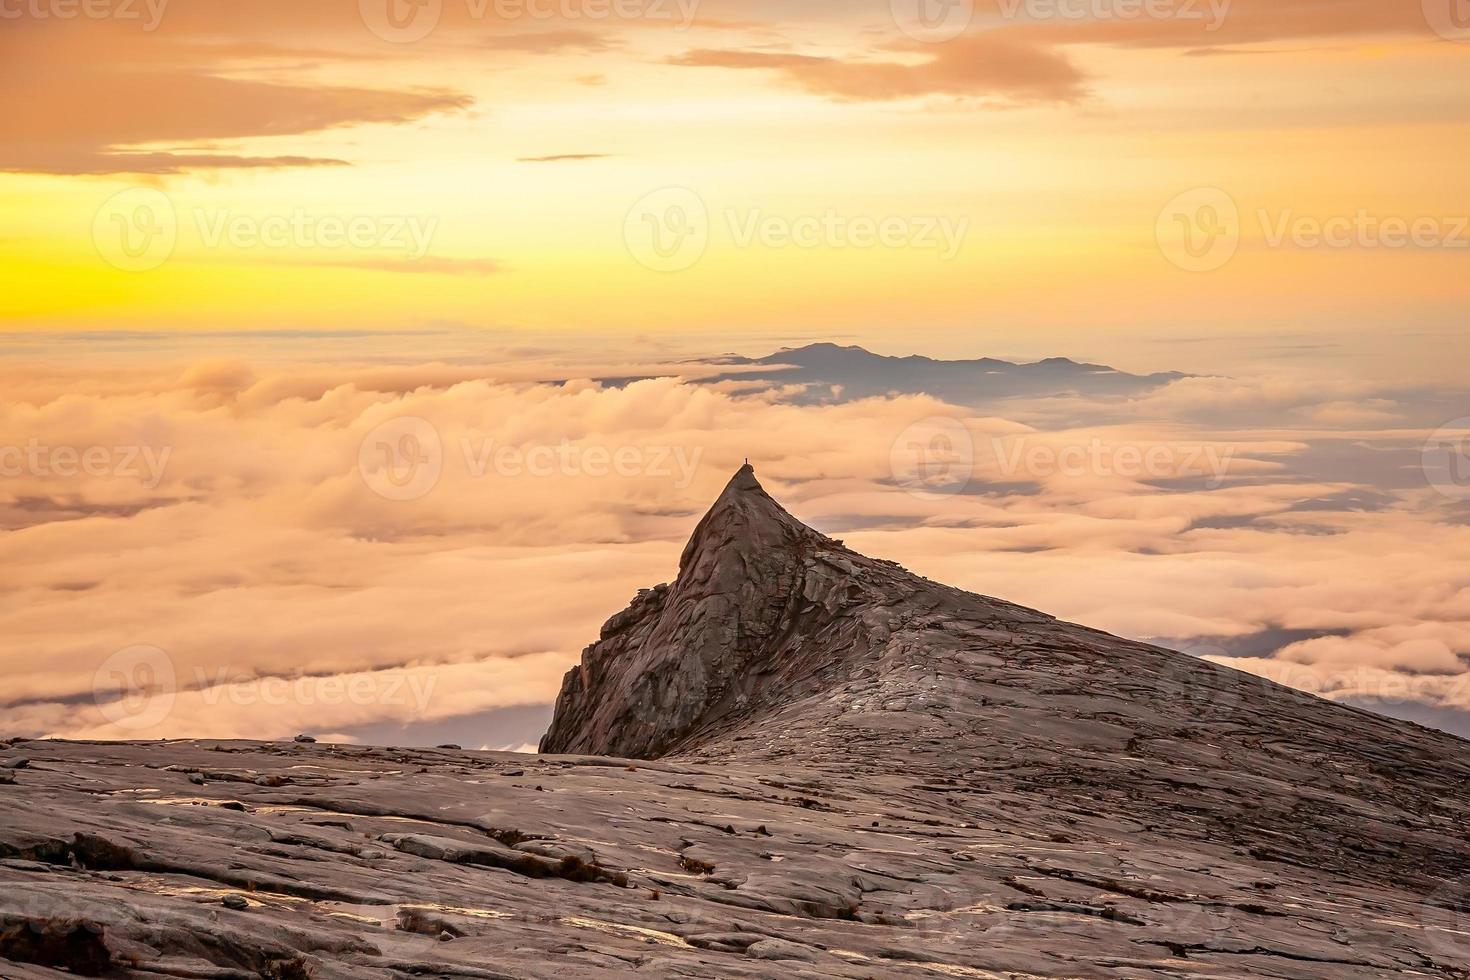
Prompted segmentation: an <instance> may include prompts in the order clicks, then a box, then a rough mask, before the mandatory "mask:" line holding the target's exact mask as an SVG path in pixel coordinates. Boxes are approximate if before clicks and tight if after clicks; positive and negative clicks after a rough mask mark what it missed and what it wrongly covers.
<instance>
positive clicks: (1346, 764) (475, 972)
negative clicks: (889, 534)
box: [0, 471, 1470, 980]
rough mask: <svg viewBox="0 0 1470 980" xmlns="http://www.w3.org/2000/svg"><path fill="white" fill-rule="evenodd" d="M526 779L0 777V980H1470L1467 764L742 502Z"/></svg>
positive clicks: (173, 757) (188, 772)
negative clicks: (928, 576) (852, 547)
mask: <svg viewBox="0 0 1470 980" xmlns="http://www.w3.org/2000/svg"><path fill="white" fill-rule="evenodd" d="M543 748H545V749H546V750H548V751H553V752H560V753H573V754H559V755H543V756H536V757H531V756H517V755H508V754H498V753H478V752H464V751H459V750H455V749H452V748H445V749H433V750H403V749H383V748H362V747H355V746H352V747H349V746H332V745H322V744H312V743H309V742H284V743H269V744H262V743H247V742H200V741H186V742H153V743H146V744H144V743H137V744H130V743H120V744H119V743H114V744H95V743H75V742H50V741H28V742H23V743H17V744H11V745H8V746H6V745H4V744H3V743H0V768H4V765H3V764H4V763H5V762H6V761H8V760H11V759H19V758H25V759H26V760H28V762H29V764H28V765H27V766H26V767H25V768H22V769H13V770H12V769H7V770H6V771H7V772H9V773H11V774H13V776H14V783H11V784H6V785H0V977H4V978H11V977H25V978H30V977H36V978H40V977H61V976H76V975H88V976H140V977H142V976H154V977H157V976H173V977H210V978H246V977H267V978H306V977H312V978H331V977H367V978H407V977H478V978H501V977H517V978H521V977H525V978H539V977H615V976H648V977H691V978H693V977H699V978H708V977H737V978H738V977H770V978H776V977H782V978H784V977H854V978H856V977H864V978H888V977H990V978H1028V977H1069V978H1070V977H1085V978H1093V977H1097V978H1145V977H1148V978H1152V977H1160V978H1162V977H1171V978H1181V977H1212V978H1239V977H1277V978H1308V977H1324V978H1325V977H1331V978H1365V980H1366V978H1378V977H1393V976H1403V977H1451V978H1455V977H1460V978H1464V977H1470V890H1467V889H1466V888H1465V886H1464V885H1463V884H1462V882H1464V881H1465V880H1466V872H1467V870H1470V841H1467V836H1466V811H1467V802H1470V745H1467V744H1466V743H1464V742H1461V741H1459V740H1457V739H1454V738H1452V737H1450V736H1446V735H1442V734H1439V733H1435V732H1430V731H1428V730H1424V729H1420V728H1417V727H1415V726H1412V725H1408V724H1405V723H1401V722H1395V721H1390V720H1387V719H1384V718H1380V717H1377V716H1374V715H1370V714H1367V713H1364V712H1360V711H1355V710H1352V709H1347V708H1342V707H1338V706H1335V705H1332V704H1329V703H1327V702H1323V701H1320V700H1317V699H1314V698H1310V697H1307V696H1304V695H1300V694H1297V693H1294V692H1291V691H1287V690H1285V689H1282V688H1279V687H1275V686H1273V685H1270V684H1267V683H1266V682H1263V681H1260V680H1257V679H1254V678H1250V677H1247V676H1246V675H1242V674H1237V673H1235V672H1232V671H1227V670H1224V669H1220V668H1215V667H1212V666H1210V665H1208V664H1202V663H1199V662H1197V661H1195V660H1192V659H1190V658H1187V657H1182V656H1180V655H1177V654H1172V653H1169V652H1167V651H1162V650H1158V649H1155V648H1152V647H1148V646H1144V645H1141V644H1135V643H1130V642H1127V641H1124V640H1119V639H1117V638H1115V637H1111V636H1107V635H1106V634H1102V633H1098V632H1096V631H1093V630H1088V629H1084V628H1082V627H1077V626H1070V625H1067V624H1063V623H1058V622H1057V621H1055V620H1053V619H1051V618H1050V617H1047V616H1045V615H1043V614H1040V613H1037V612H1033V611H1031V610H1026V609H1022V608H1019V607H1016V606H1012V605H1008V604H1006V603H1003V602H999V601H997V600H992V599H986V598H983V597H979V596H974V595H970V594H967V593H963V592H960V591H957V590H953V589H948V588H946V587H944V586H940V585H936V584H934V583H931V582H927V581H925V580H923V579H919V578H917V577H915V576H912V575H910V574H909V573H907V572H905V571H903V570H902V569H900V568H898V567H897V566H895V565H892V564H889V563H885V562H878V561H874V560H872V559H868V558H864V557H863V556H861V555H857V554H855V553H853V552H851V551H848V550H846V549H845V548H843V547H842V546H841V545H839V544H838V543H836V542H834V541H831V540H829V539H827V538H824V537H823V536H821V535H819V534H817V533H816V532H815V531H812V530H810V529H809V528H806V527H804V526H802V525H801V524H799V522H797V521H795V520H794V519H793V518H791V517H790V515H787V514H786V513H785V512H784V511H782V510H781V509H780V508H779V507H778V506H777V505H776V504H775V502H774V501H772V500H771V499H770V498H769V497H768V496H767V495H766V494H765V493H764V491H763V490H761V488H760V486H759V484H758V483H757V482H756V481H755V478H754V475H753V474H752V473H749V472H748V471H742V472H741V473H740V474H738V475H737V477H736V479H735V480H734V481H732V483H731V486H730V488H729V489H728V490H727V491H726V493H725V494H724V495H723V496H722V497H721V500H720V501H719V503H717V504H716V507H715V508H714V510H712V511H711V513H710V515H708V516H707V517H706V518H705V520H704V521H703V522H702V523H701V525H700V528H699V530H698V531H697V532H696V534H695V537H694V539H693V540H692V541H691V542H690V546H689V548H688V549H687V550H686V552H685V555H684V560H683V562H682V564H681V572H680V576H679V578H678V580H677V581H675V582H674V583H672V584H671V585H669V586H665V587H660V588H658V589H655V590H650V591H649V592H646V593H644V594H643V595H642V596H640V598H639V599H638V600H636V601H635V602H634V604H633V606H632V607H630V609H629V610H627V611H626V612H624V613H621V614H619V616H617V617H614V619H613V620H612V621H610V622H609V624H608V626H607V627H606V628H605V629H604V633H603V639H602V640H601V641H600V642H599V643H597V644H595V645H594V646H593V647H591V648H590V649H589V651H588V653H587V655H586V656H585V657H584V662H583V664H582V665H581V666H580V667H578V668H577V669H575V670H574V671H573V672H572V673H571V674H569V675H568V679H567V682H566V686H565V688H564V690H563V693H562V696H561V698H560V700H559V702H558V710H557V716H556V720H555V722H554V724H553V726H552V728H551V730H550V731H549V732H548V735H547V739H546V742H545V744H544V746H543ZM614 756H624V757H632V756H640V757H645V758H642V759H634V758H616V757H614ZM655 756H656V757H658V758H656V759H653V760H652V761H650V759H649V758H648V757H655Z"/></svg>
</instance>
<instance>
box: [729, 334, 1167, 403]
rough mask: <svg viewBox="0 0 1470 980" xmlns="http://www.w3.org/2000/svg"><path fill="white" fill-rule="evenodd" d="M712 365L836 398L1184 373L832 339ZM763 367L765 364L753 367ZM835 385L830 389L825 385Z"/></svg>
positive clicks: (974, 396) (1136, 389) (1095, 386)
mask: <svg viewBox="0 0 1470 980" xmlns="http://www.w3.org/2000/svg"><path fill="white" fill-rule="evenodd" d="M713 363H716V364H720V365H725V366H729V367H740V368H746V369H754V370H741V371H731V372H729V373H726V374H721V375H719V376H717V377H716V378H714V379H711V380H715V381H742V380H744V381H752V380H756V381H772V382H780V383H784V384H800V385H807V386H810V387H812V388H813V389H817V388H824V389H828V390H826V391H821V392H818V391H813V394H814V395H817V396H825V397H836V398H838V399H840V400H848V399H854V398H872V397H880V396H883V395H889V394H895V393H896V394H928V395H933V396H934V397H936V398H941V399H944V400H945V401H950V402H955V403H957V404H974V403H975V402H977V401H988V400H991V399H996V398H1012V397H1025V396H1031V397H1040V396H1048V395H1063V394H1077V395H1095V396H1108V395H1114V396H1120V395H1131V394H1138V393H1141V392H1145V391H1149V390H1151V389H1154V388H1159V387H1162V386H1163V385H1166V384H1169V383H1170V382H1172V381H1178V380H1180V379H1181V378H1186V377H1189V375H1186V374H1182V373H1179V372H1176V371H1169V372H1161V373H1157V374H1146V375H1143V374H1129V373H1127V372H1124V371H1119V370H1118V369H1117V368H1113V367H1109V366H1107V365H1105V364H1084V363H1080V362H1077V361H1074V360H1071V359H1070V358H1066V357H1049V358H1046V359H1045V360H1042V361H1035V362H1032V363H1016V362H1013V361H1003V360H1000V359H998V358H993V357H982V358H978V359H974V360H957V361H945V360H939V359H936V358H932V357H925V356H923V355H919V354H913V355H910V356H908V357H890V356H887V355H883V354H874V353H873V352H872V351H869V350H866V349H864V348H862V347H857V346H848V347H843V346H840V345H838V344H832V343H818V344H808V345H807V346H805V347H795V348H785V349H782V350H779V351H777V352H776V353H774V354H769V355H767V356H765V357H756V358H751V357H740V356H727V357H722V358H718V359H716V360H715V361H714V362H713ZM761 368H768V369H769V370H760V369H761ZM833 388H837V389H840V391H838V392H833V391H831V390H830V389H833Z"/></svg>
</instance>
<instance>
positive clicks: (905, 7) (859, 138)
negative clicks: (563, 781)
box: [0, 0, 1470, 376]
mask: <svg viewBox="0 0 1470 980" xmlns="http://www.w3.org/2000/svg"><path fill="white" fill-rule="evenodd" d="M390 2H391V3H392V4H393V5H394V6H392V7H390V6H389V4H390ZM1436 2H1437V0H1426V2H1425V3H1424V5H1423V9H1421V4H1420V2H1419V0H1413V2H1408V0H1396V2H1393V3H1386V2H1384V0H1338V2H1335V3H1330V4H1323V3H1320V2H1316V0H1233V2H1226V0H1214V2H1213V4H1212V3H1209V2H1206V0H1150V2H1149V3H1146V4H1145V3H1143V2H1142V0H990V2H980V3H977V4H973V5H971V4H968V2H967V0H955V3H954V4H953V5H951V6H945V5H943V4H941V3H939V0H922V3H921V0H892V2H890V0H861V2H852V3H845V4H841V5H835V4H819V3H815V2H796V0H789V2H775V0H767V2H759V3H750V2H746V3H741V4H735V3H733V2H732V0H682V2H676V0H619V2H618V3H616V4H614V3H613V0H424V2H423V3H422V4H420V5H417V6H416V5H413V4H410V3H408V0H362V2H361V3H358V2H348V0H315V2H312V3H309V4H303V3H297V2H287V0H264V2H257V3H251V4H239V3H230V2H224V0H218V2H216V0H152V3H151V4H150V3H147V2H144V0H127V2H124V0H112V2H111V3H101V4H99V5H97V6H96V7H95V8H93V9H94V10H95V13H94V15H93V16H85V15H78V16H72V17H65V16H63V13H64V12H66V11H69V10H70V7H69V6H67V5H66V4H64V3H58V2H57V0H24V2H22V0H9V2H8V3H7V4H5V5H4V12H5V14H6V22H5V24H4V25H3V32H0V78H3V81H4V83H5V85H6V88H7V91H8V92H10V95H11V97H10V99H9V100H8V101H9V105H8V108H7V111H6V112H5V113H4V114H3V116H0V207H3V209H4V212H5V214H6V216H7V222H6V228H5V230H4V233H3V235H0V268H3V272H0V276H3V277H4V282H3V287H4V288H3V289H0V321H3V323H4V324H5V325H6V326H8V327H9V328H10V329H12V330H17V329H19V330H28V329H36V328H63V329H89V330H90V329H112V328H126V329H138V328H165V329H179V330H217V329H244V328H250V329H259V328H265V329H270V328H301V327H308V328H337V327H347V328H368V329H376V328H403V327H416V326H422V325H424V324H429V323H444V322H449V323H456V324H465V325H470V326H480V327H497V328H513V329H521V330H525V331H529V332H542V331H572V330H593V331H601V332H605V333H610V334H647V333H654V334H680V335H688V334H699V333H720V334H722V335H730V334H739V333H741V332H742V331H749V330H760V331H764V332H772V331H774V332H781V331H787V332H796V331H799V332H802V333H812V334H821V333H829V334H839V333H840V334H843V335H848V336H855V337H857V338H859V339H863V340H865V341H866V342H870V343H873V344H877V345H882V344H884V343H885V342H886V343H888V344H889V345H890V346H891V345H892V344H893V343H894V341H895V340H897V339H899V338H902V341H903V342H904V343H906V344H908V345H910V346H915V345H918V344H928V345H929V346H931V347H940V348H949V349H964V350H966V351H967V352H985V350H984V348H986V347H987V346H988V343H989V342H988V341H987V339H986V338H987V337H988V336H990V335H991V334H995V335H1004V334H1005V333H1007V332H1012V331H1020V332H1021V333H1024V334H1025V335H1026V336H1027V337H1028V338H1031V339H1033V340H1035V342H1036V343H1037V344H1038V347H1039V348H1040V349H1038V351H1037V353H1038V354H1044V353H1048V352H1050V353H1063V352H1073V351H1077V352H1079V353H1082V354H1084V355H1086V354H1088V353H1091V352H1092V351H1095V350H1096V349H1097V344H1096V339H1095V338H1096V337H1097V336H1098V334H1099V333H1100V332H1101V333H1103V334H1105V336H1106V337H1107V339H1108V347H1109V349H1112V350H1114V351H1115V352H1116V350H1117V349H1118V348H1119V347H1123V348H1127V347H1128V346H1129V345H1130V344H1133V343H1134V342H1135V341H1137V342H1146V341H1150V340H1158V339H1161V338H1169V337H1173V336H1175V335H1177V334H1179V333H1180V332H1181V331H1182V332H1188V333H1189V334H1191V335H1194V334H1206V335H1218V336H1227V337H1233V336H1245V337H1251V336H1261V335H1271V334H1275V333H1279V332H1283V331H1292V332H1298V331H1309V332H1320V333H1323V334H1329V335H1333V336H1335V337H1355V338H1361V339H1362V341H1363V343H1369V344H1371V343H1372V342H1373V341H1372V338H1374V337H1384V336H1392V335H1395V334H1398V333H1401V332H1403V331H1404V330H1405V329H1406V327H1409V326H1412V327H1413V328H1414V329H1417V330H1421V331H1428V332H1441V333H1444V332H1448V333H1451V334H1453V333H1455V332H1457V331H1459V330H1460V329H1462V328H1461V326H1460V321H1461V314H1462V311H1463V309H1464V308H1465V304H1466V300H1467V299H1470V295H1467V294H1470V285H1467V283H1470V279H1467V277H1466V276H1464V275H1463V274H1462V273H1461V271H1460V270H1461V268H1462V267H1463V264H1464V262H1465V261H1466V256H1467V255H1470V230H1466V229H1465V228H1464V226H1463V224H1464V223H1463V219H1460V218H1459V216H1460V215H1462V214H1463V213H1464V212H1466V211H1467V210H1470V170H1467V168H1466V167H1464V165H1463V161H1464V159H1465V157H1466V150H1467V148H1470V140H1467V135H1466V134H1467V133H1470V129H1467V126H1466V123H1467V122H1470V84H1466V82H1467V80H1470V78H1467V74H1470V71H1467V69H1470V58H1467V55H1470V44H1467V43H1461V42H1463V41H1466V40H1470V33H1467V32H1458V33H1457V32H1456V31H1455V30H1454V29H1452V26H1451V25H1452V21H1451V20H1450V19H1449V17H1450V13H1451V6H1452V3H1453V0H1444V6H1445V10H1444V11H1442V12H1441V11H1439V10H1438V8H1437V7H1436ZM929 3H933V4H934V5H935V6H934V10H935V11H936V12H937V13H936V17H937V16H938V15H940V14H943V15H944V17H941V18H939V19H938V20H937V21H936V22H935V23H934V24H931V25H929V26H925V24H924V23H923V22H919V21H916V20H915V19H914V18H913V17H912V16H911V14H913V13H915V12H917V11H919V10H921V9H923V6H922V4H929ZM400 4H401V5H402V6H401V9H400V7H399V6H398V5H400ZM971 7H973V9H971ZM1140 11H1141V12H1142V13H1140ZM1440 13H1443V15H1444V16H1443V17H1441V16H1440ZM390 14H391V15H393V19H391V20H390V19H389V15H390ZM619 14H621V16H619ZM960 15H966V16H964V17H963V18H962V19H956V18H959V17H960ZM1079 15H1080V16H1079ZM1196 15H1198V16H1196ZM944 18H949V19H944ZM394 25H397V26H394ZM1436 28H1438V29H1439V31H1440V32H1439V33H1437V32H1436ZM1199 189H1213V190H1207V191H1200V190H1199ZM1191 191H1195V195H1196V196H1194V197H1190V196H1188V194H1187V192H1191ZM1222 192H1223V194H1224V195H1225V196H1224V197H1223V198H1220V197H1219V194H1221V193H1222ZM1200 193H1209V194H1214V195H1215V197H1213V198H1210V199H1209V200H1224V201H1227V202H1229V203H1230V204H1232V205H1233V212H1232V213H1231V214H1229V215H1227V216H1226V219H1227V221H1228V222H1229V223H1228V225H1227V226H1225V227H1226V230H1227V232H1228V233H1229V234H1228V236H1227V238H1226V239H1225V245H1223V246H1221V247H1222V248H1223V249H1224V251H1221V252H1217V253H1215V254H1214V255H1212V256H1209V257H1207V259H1206V262H1207V264H1208V265H1209V266H1210V267H1209V268H1208V269H1206V270H1204V271H1189V270H1188V269H1187V268H1184V267H1181V262H1180V261H1177V260H1178V259H1179V257H1180V254H1181V253H1180V248H1181V247H1182V245H1183V241H1182V238H1180V237H1179V236H1181V235H1183V234H1184V229H1185V228H1186V227H1190V225H1181V224H1177V223H1175V221H1176V220H1177V219H1178V216H1177V215H1171V214H1169V213H1168V212H1167V208H1168V207H1169V206H1170V203H1171V201H1174V200H1176V197H1177V196H1178V195H1181V194H1185V195H1186V196H1185V197H1184V198H1183V207H1184V213H1183V218H1182V220H1184V221H1186V222H1195V221H1196V220H1198V219H1200V218H1201V217H1208V215H1203V213H1202V212H1201V211H1200V207H1201V206H1202V205H1201V200H1202V199H1201V198H1199V197H1198V195H1199V194H1200ZM1333 220H1337V221H1339V222H1342V221H1350V222H1351V223H1352V229H1351V232H1350V235H1349V237H1348V238H1347V239H1346V240H1345V241H1346V243H1347V244H1346V245H1345V246H1343V247H1331V246H1327V245H1322V244H1320V243H1318V242H1317V241H1316V239H1313V238H1312V237H1311V235H1310V232H1311V231H1312V230H1313V229H1314V228H1315V225H1314V224H1313V223H1324V222H1331V221H1333ZM1303 221H1305V222H1307V224H1306V226H1305V230H1306V232H1307V234H1306V236H1305V237H1303V236H1302V235H1301V234H1297V233H1296V232H1297V230H1299V229H1298V223H1299V222H1303ZM1393 221H1400V222H1403V223H1405V224H1406V225H1408V226H1412V225H1413V224H1414V223H1415V222H1420V223H1426V222H1427V224H1424V226H1423V229H1422V230H1423V231H1424V234H1423V235H1422V236H1421V238H1422V239H1423V240H1422V241H1421V242H1418V243H1410V244H1409V245H1407V246H1406V247H1390V246H1388V245H1385V244H1383V243H1382V242H1380V241H1378V240H1377V239H1376V238H1374V237H1373V235H1372V232H1373V230H1374V229H1376V228H1378V227H1380V226H1381V225H1382V224H1383V223H1384V222H1393ZM883 227H886V228H887V230H888V233H887V234H886V235H885V237H883V238H882V239H880V240H877V241H874V240H872V238H871V236H869V237H864V236H865V232H871V231H873V230H874V229H878V228H883ZM944 228H948V229H949V232H950V233H949V234H948V235H947V236H946V235H943V234H940V232H939V231H938V230H936V229H944ZM1282 228H1287V229H1291V233H1290V234H1288V235H1287V236H1286V237H1284V238H1283V237H1281V235H1280V229H1282ZM1363 229H1366V230H1363ZM1195 231H1196V232H1197V233H1198V234H1200V235H1203V234H1205V233H1206V232H1207V231H1208V229H1204V230H1201V229H1200V228H1198V227H1196V228H1195ZM655 233H658V234H660V235H664V236H666V242H665V245H667V246H668V247H670V248H672V247H675V245H676V244H677V247H678V248H681V249H683V251H682V252H681V253H679V254H673V255H672V256H670V257H665V258H658V257H657V255H656V253H655V256H654V259H653V260H652V261H650V260H649V256H650V252H649V250H650V248H652V247H653V244H654V243H653V242H652V239H651V237H650V236H652V235H653V234H655ZM804 235H805V237H803V236H804ZM1199 240H1200V241H1204V239H1203V238H1201V239H1199ZM1186 254H1187V253H1186ZM1222 259H1223V260H1224V261H1221V260H1222ZM1182 265H1184V266H1189V265H1190V260H1188V259H1187V258H1186V259H1184V260H1183V262H1182ZM1390 347H1391V349H1393V350H1394V359H1395V361H1396V362H1399V363H1401V367H1402V370H1404V371H1405V372H1409V373H1412V372H1415V371H1421V372H1425V373H1429V374H1437V375H1440V376H1443V374H1444V372H1445V370H1446V368H1445V359H1444V358H1443V357H1442V356H1437V355H1436V356H1431V357H1425V358H1419V359H1416V358H1415V357H1414V356H1413V355H1412V354H1411V353H1409V352H1406V351H1404V350H1402V349H1401V348H1400V347H1395V346H1394V345H1390ZM1140 356H1142V355H1140Z"/></svg>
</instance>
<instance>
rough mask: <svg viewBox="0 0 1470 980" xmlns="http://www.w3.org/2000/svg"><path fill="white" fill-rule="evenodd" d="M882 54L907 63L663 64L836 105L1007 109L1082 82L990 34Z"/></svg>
mask: <svg viewBox="0 0 1470 980" xmlns="http://www.w3.org/2000/svg"><path fill="white" fill-rule="evenodd" d="M884 54H885V55H886V56H887V57H888V58H890V59H891V58H892V57H893V56H894V55H899V56H906V58H907V60H903V61H899V60H878V59H867V58H864V59H840V58H834V57H826V56H820V57H819V56H815V55H804V54H790V53H784V52H770V51H752V50H732V49H718V48H700V49H695V50H692V51H688V52H686V53H684V54H682V55H678V56H675V57H672V58H670V59H669V63H670V64H674V65H680V66H684V67H693V68H730V69H746V70H749V69H759V70H767V71H776V72H778V73H779V74H780V75H781V76H782V77H784V78H786V79H787V80H789V81H791V82H792V83H794V84H796V85H799V86H800V87H802V88H804V89H806V90H807V91H810V92H813V93H816V94H818V95H825V96H828V97H831V98H835V99H844V100H858V101H864V100H873V101H886V100H892V99H906V98H915V97H919V96H927V95H952V96H995V97H1000V98H1003V99H1007V100H1011V101H1015V102H1076V101H1079V100H1080V99H1082V98H1083V96H1084V95H1085V94H1086V90H1085V86H1084V77H1083V75H1082V73H1081V71H1079V70H1078V69H1077V68H1076V67H1075V66H1074V65H1073V64H1072V63H1071V62H1070V61H1069V60H1068V59H1067V58H1066V57H1065V56H1063V55H1060V54H1057V53H1054V52H1051V51H1048V50H1046V49H1044V48H1040V47H1036V46H1034V45H1029V44H1018V43H1014V42H1011V41H1006V40H1003V39H1001V38H999V37H997V36H994V35H980V36H971V37H964V38H958V39H956V40H954V41H951V42H949V43H947V44H939V45H925V44H920V43H918V42H914V43H912V44H909V45H903V46H890V47H889V48H888V49H886V51H885V52H884Z"/></svg>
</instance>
